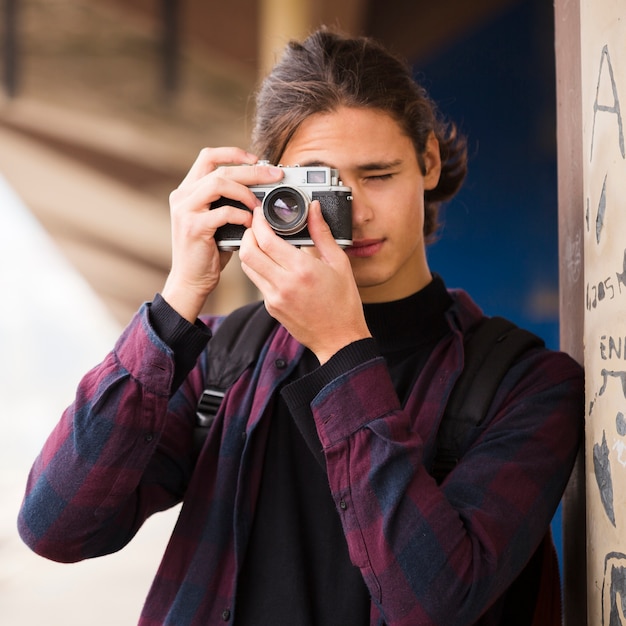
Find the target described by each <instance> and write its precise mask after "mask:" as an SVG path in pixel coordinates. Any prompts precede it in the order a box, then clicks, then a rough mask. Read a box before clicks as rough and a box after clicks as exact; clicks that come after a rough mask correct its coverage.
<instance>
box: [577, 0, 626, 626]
mask: <svg viewBox="0 0 626 626" xmlns="http://www.w3.org/2000/svg"><path fill="white" fill-rule="evenodd" d="M584 4H585V3H583V5H584ZM583 5H581V6H583ZM586 6H591V5H586ZM597 10H598V7H597V5H594V11H597ZM605 19H606V16H605ZM615 49H616V48H615V46H614V45H613V44H611V43H610V42H609V43H606V42H600V41H598V40H595V41H594V44H593V46H591V47H590V52H589V56H588V57H587V59H588V63H587V65H586V66H584V67H585V70H584V72H583V76H584V78H585V79H587V77H588V79H589V81H588V83H586V85H583V90H584V91H583V99H584V105H583V107H584V111H585V121H586V124H584V130H583V136H584V137H585V146H586V147H585V157H586V158H585V161H586V165H585V179H584V180H585V204H584V207H583V210H584V228H585V237H584V239H585V294H584V298H585V303H584V306H585V372H586V378H587V382H586V402H587V407H586V414H587V463H588V467H589V469H590V472H591V475H592V476H593V478H591V476H590V479H591V481H590V483H589V488H588V494H589V497H588V502H587V506H588V507H589V509H590V510H591V511H592V514H591V515H592V517H591V519H593V520H594V523H593V525H592V528H591V529H590V539H589V541H590V545H593V551H592V552H590V555H591V556H592V558H591V560H590V562H589V563H588V566H589V580H595V581H599V580H602V590H601V594H600V593H597V592H599V591H600V589H599V588H598V586H597V585H593V586H592V588H590V589H589V592H590V594H591V595H590V598H589V600H590V604H589V606H590V613H589V618H590V623H596V624H598V623H601V625H602V626H626V541H624V540H623V539H622V538H626V507H625V502H626V495H625V494H626V228H625V227H624V224H625V222H624V220H626V210H625V208H626V205H625V201H624V199H625V198H626V168H625V166H626V145H625V140H624V123H623V117H622V108H621V104H622V102H621V100H622V99H624V98H626V67H625V66H623V65H620V64H623V61H622V55H621V54H620V55H617V56H616V55H615ZM587 59H585V61H587ZM583 82H584V81H583ZM585 86H586V90H585ZM596 559H597V560H596ZM602 569H604V571H602ZM600 614H601V617H600Z"/></svg>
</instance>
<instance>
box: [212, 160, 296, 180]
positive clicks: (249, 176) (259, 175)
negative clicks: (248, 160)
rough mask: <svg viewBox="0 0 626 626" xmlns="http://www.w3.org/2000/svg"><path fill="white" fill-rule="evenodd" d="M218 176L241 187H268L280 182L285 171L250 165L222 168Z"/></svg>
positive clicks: (260, 165) (265, 165) (264, 165)
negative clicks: (233, 181)
mask: <svg viewBox="0 0 626 626" xmlns="http://www.w3.org/2000/svg"><path fill="white" fill-rule="evenodd" d="M218 174H219V175H220V176H222V177H224V178H230V179H232V180H235V181H237V182H238V183H240V184H242V185H268V184H271V183H277V182H278V181H280V180H282V178H283V177H284V175H285V170H284V169H283V168H282V167H277V166H276V165H267V164H265V163H263V164H259V163H256V164H250V165H247V166H246V167H232V166H222V167H220V168H219V172H218Z"/></svg>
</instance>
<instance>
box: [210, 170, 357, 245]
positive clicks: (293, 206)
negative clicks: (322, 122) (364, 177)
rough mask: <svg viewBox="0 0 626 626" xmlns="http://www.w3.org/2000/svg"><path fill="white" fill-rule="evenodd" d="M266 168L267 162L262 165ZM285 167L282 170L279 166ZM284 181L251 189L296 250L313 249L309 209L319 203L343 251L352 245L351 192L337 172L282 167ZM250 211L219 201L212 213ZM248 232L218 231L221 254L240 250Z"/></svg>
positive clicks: (226, 228) (230, 227)
mask: <svg viewBox="0 0 626 626" xmlns="http://www.w3.org/2000/svg"><path fill="white" fill-rule="evenodd" d="M260 163H261V164H263V165H267V164H268V163H267V162H266V161H261V162H260ZM279 167H282V166H279ZM283 169H284V171H285V175H284V177H283V179H282V180H281V181H280V182H279V183H276V184H274V185H251V186H250V189H252V191H253V192H254V195H255V196H256V197H257V198H259V200H261V204H262V207H263V215H264V216H265V219H266V220H267V221H268V222H269V224H270V226H271V227H272V228H273V229H274V231H275V232H276V233H277V234H278V235H280V236H281V237H282V238H283V239H285V240H287V241H289V243H291V244H293V245H294V246H312V245H313V241H312V240H311V237H310V235H309V231H308V228H307V216H308V214H309V205H310V204H311V202H312V201H313V200H319V201H320V205H321V207H322V215H323V216H324V219H325V220H326V222H327V223H328V225H329V226H330V231H331V233H332V234H333V237H334V238H335V241H336V242H337V243H338V244H339V245H340V246H342V247H346V246H349V245H351V244H352V190H351V189H350V187H345V186H344V185H342V183H341V181H340V180H339V173H338V171H337V170H336V169H333V168H330V167H322V166H319V167H318V166H307V167H300V166H297V165H296V166H293V167H283ZM226 204H228V205H230V206H235V207H238V208H241V209H245V210H246V211H247V210H249V209H248V208H247V207H246V206H244V205H243V204H242V203H241V202H236V201H234V200H229V199H228V198H220V199H219V200H217V201H216V202H212V203H211V209H216V208H218V207H220V206H224V205H226ZM244 231H245V228H244V227H243V226H239V225H238V224H226V225H224V226H222V227H221V228H218V229H217V232H216V233H215V240H216V241H217V245H218V247H219V248H220V249H222V250H237V249H238V248H239V246H240V244H241V237H242V236H243V233H244Z"/></svg>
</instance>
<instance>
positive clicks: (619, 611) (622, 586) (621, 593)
mask: <svg viewBox="0 0 626 626" xmlns="http://www.w3.org/2000/svg"><path fill="white" fill-rule="evenodd" d="M625 624H626V555H624V554H621V553H620V552H610V553H609V554H607V555H606V557H605V559H604V580H603V581H602V625H603V626H624V625H625Z"/></svg>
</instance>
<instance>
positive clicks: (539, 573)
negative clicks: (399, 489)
mask: <svg viewBox="0 0 626 626" xmlns="http://www.w3.org/2000/svg"><path fill="white" fill-rule="evenodd" d="M276 326H277V322H276V320H274V319H273V318H272V317H271V316H270V315H269V313H268V312H267V310H266V309H265V306H264V304H263V302H253V303H250V304H247V305H245V306H243V307H240V308H239V309H236V310H235V311H233V312H232V313H231V314H230V315H228V316H227V317H225V318H224V320H223V321H222V323H221V325H220V326H219V327H218V329H217V330H216V331H215V333H214V335H213V337H212V338H211V340H210V342H209V345H208V347H207V350H208V371H207V376H206V381H205V388H204V391H203V393H202V395H201V397H200V400H199V402H198V406H197V410H196V415H197V421H196V428H195V429H194V445H195V450H196V453H197V454H198V453H199V452H200V449H201V448H202V445H203V443H204V440H205V439H206V435H207V433H208V431H209V429H210V427H211V425H212V424H213V421H214V420H215V416H216V414H217V411H218V409H219V407H220V404H221V401H222V399H223V397H224V395H225V393H226V391H227V390H228V388H229V387H230V386H231V385H232V384H233V383H234V382H235V381H236V380H237V378H239V376H240V375H241V374H242V373H243V372H244V370H245V369H246V368H248V367H249V366H250V365H252V364H253V363H254V362H256V360H257V359H258V357H259V355H260V353H261V350H262V348H263V346H264V345H265V343H266V341H267V339H268V338H269V336H270V334H271V333H272V331H273V330H274V329H275V328H276ZM544 345H545V344H544V342H543V340H542V339H540V338H539V337H538V336H536V335H534V334H533V333H531V332H529V331H527V330H524V329H522V328H519V327H518V326H516V325H515V324H514V323H513V322H511V321H509V320H507V319H505V318H502V317H484V318H482V319H481V320H480V321H479V322H478V323H477V324H476V326H475V327H474V328H473V329H472V332H471V333H470V334H468V336H467V337H466V339H465V365H464V367H463V371H462V372H461V374H460V376H459V378H458V380H457V382H456V384H455V386H454V388H453V390H452V392H451V394H450V398H449V400H448V403H447V406H446V409H445V411H444V415H443V418H442V420H441V424H440V427H439V431H438V433H437V452H436V455H435V461H434V465H433V468H432V470H431V473H432V475H433V477H434V478H435V479H436V480H437V483H439V484H440V483H441V482H442V481H443V480H444V478H445V477H446V476H447V475H448V473H449V472H450V471H451V470H452V469H453V468H454V466H455V465H456V464H457V462H458V461H459V459H460V457H461V456H462V454H463V452H464V450H465V446H466V443H467V437H468V435H469V432H470V430H471V429H472V428H475V427H477V426H480V424H481V423H482V422H483V420H484V418H485V416H486V414H487V411H488V409H489V406H490V404H491V401H492V399H493V397H494V395H495V393H496V390H497V388H498V385H499V384H500V382H501V380H502V378H504V376H505V374H506V373H507V372H508V371H509V369H510V367H511V365H512V364H513V363H514V362H515V360H516V359H518V358H519V357H520V356H521V355H522V354H524V353H525V352H526V351H528V350H530V349H532V348H537V347H543V346H544ZM533 599H534V600H533ZM502 601H503V606H504V609H503V616H502V620H501V623H503V624H507V626H529V625H530V626H548V625H550V626H552V625H554V624H560V623H561V603H560V577H559V570H558V563H557V559H556V554H555V550H554V545H553V543H552V540H551V538H550V535H549V534H547V535H546V537H545V538H544V540H543V541H542V543H541V544H540V546H539V548H538V549H537V550H536V552H535V553H534V555H533V556H532V557H531V559H530V561H529V563H528V564H527V566H526V567H525V568H524V570H523V571H522V572H521V573H520V575H519V576H518V578H517V579H516V580H515V581H514V582H513V584H512V585H511V586H510V587H509V588H508V590H507V591H506V592H505V595H504V596H503V600H502Z"/></svg>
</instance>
